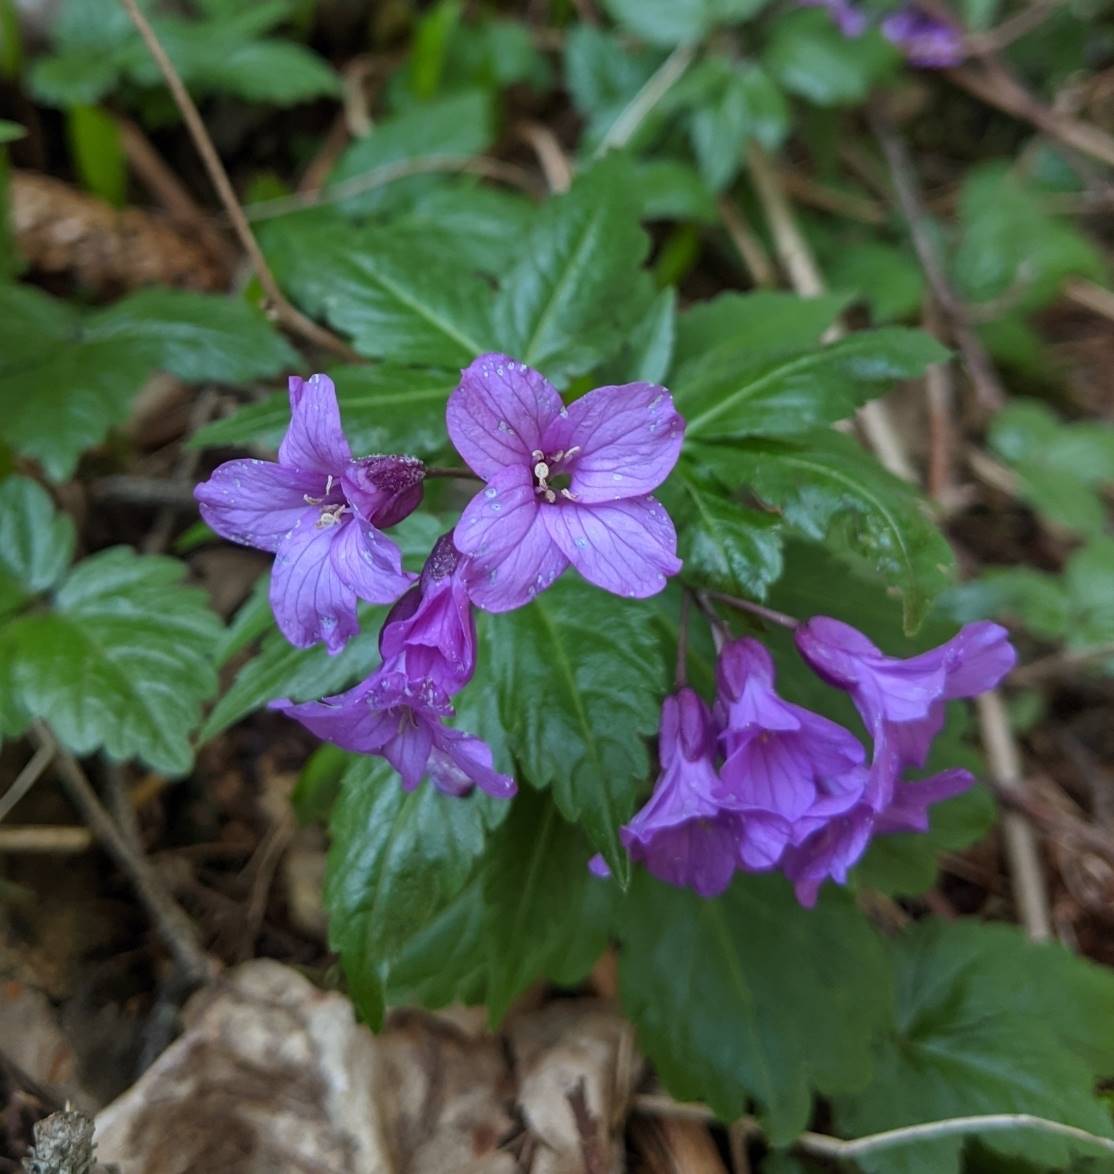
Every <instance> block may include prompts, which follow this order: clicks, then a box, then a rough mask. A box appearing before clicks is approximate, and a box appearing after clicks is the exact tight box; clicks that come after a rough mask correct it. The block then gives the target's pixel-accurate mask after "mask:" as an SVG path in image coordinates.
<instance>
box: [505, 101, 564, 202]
mask: <svg viewBox="0 0 1114 1174" xmlns="http://www.w3.org/2000/svg"><path fill="white" fill-rule="evenodd" d="M514 129H515V133H516V134H517V135H518V137H519V138H520V139H522V141H523V142H524V143H526V144H527V146H529V148H530V150H531V151H533V152H534V155H535V156H536V157H537V160H538V163H539V165H540V166H541V169H542V174H543V175H544V176H545V183H546V186H547V187H548V188H549V190H550V191H551V192H567V191H568V190H569V187H570V186H571V185H572V164H571V163H570V162H569V157H568V155H567V154H566V153H565V149H564V147H562V146H561V144H560V142H559V140H558V138H557V136H556V135H555V134H554V133H553V131H551V130H550V129H549V127H548V126H546V125H545V124H544V123H542V122H534V121H532V120H530V119H524V120H523V121H522V122H519V123H516V124H515V128H514Z"/></svg>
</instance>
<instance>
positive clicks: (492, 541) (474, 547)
mask: <svg viewBox="0 0 1114 1174" xmlns="http://www.w3.org/2000/svg"><path fill="white" fill-rule="evenodd" d="M453 541H454V542H455V543H456V546H457V549H458V550H459V551H460V552H461V553H462V554H464V555H467V556H468V558H469V559H470V560H471V561H470V566H469V568H468V572H467V579H466V582H467V585H468V593H469V595H470V596H471V598H472V601H473V602H474V603H475V604H476V605H477V606H479V607H482V608H484V609H485V610H486V611H493V612H501V611H511V610H512V609H514V608H516V607H522V606H523V604H526V603H529V602H530V600H531V599H533V598H534V596H535V595H537V594H539V593H540V592H542V591H544V590H545V589H546V588H547V587H548V586H549V585H550V584H551V583H552V582H553V581H554V579H556V578H557V576H558V575H560V574H561V572H562V571H564V569H565V568H566V567H567V566H568V565H569V562H568V559H567V558H566V557H565V556H564V555H563V554H562V553H561V551H560V549H559V548H558V547H557V546H556V545H555V544H554V542H553V539H552V538H551V537H550V536H549V532H548V530H546V528H545V525H544V523H543V521H542V518H541V507H540V506H539V504H538V499H537V495H536V494H535V493H534V486H533V482H532V480H531V478H530V471H529V469H528V468H527V466H526V465H511V466H508V467H507V468H506V469H503V470H502V471H501V472H500V473H499V474H498V475H497V476H496V477H495V478H494V479H493V480H492V483H491V484H490V485H488V486H487V488H486V489H483V490H481V491H480V492H479V493H477V494H476V496H475V497H474V498H473V499H472V500H471V501H470V502H469V503H468V505H467V506H466V507H465V510H464V513H463V514H462V515H461V517H460V521H458V522H457V524H456V529H455V530H454V531H453Z"/></svg>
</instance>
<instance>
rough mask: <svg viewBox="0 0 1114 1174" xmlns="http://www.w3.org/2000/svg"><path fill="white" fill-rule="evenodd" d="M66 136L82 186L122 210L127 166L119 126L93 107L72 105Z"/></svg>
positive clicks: (67, 120)
mask: <svg viewBox="0 0 1114 1174" xmlns="http://www.w3.org/2000/svg"><path fill="white" fill-rule="evenodd" d="M66 133H67V137H68V138H69V142H70V151H71V152H72V154H73V158H74V163H75V165H76V167H77V173H78V175H79V177H80V179H81V183H82V186H83V187H84V188H85V189H86V190H87V191H90V192H92V193H93V195H95V196H99V197H100V198H101V199H102V200H105V201H107V202H108V203H109V204H111V205H112V206H113V207H115V208H119V207H121V206H122V205H123V203H124V194H125V192H126V191H127V186H128V163H127V159H126V158H125V157H124V149H123V146H122V145H121V142H120V127H119V124H118V123H117V122H116V120H115V119H114V118H113V117H112V116H111V115H110V114H106V113H105V112H104V111H103V110H101V109H99V108H98V107H96V106H74V107H72V108H71V109H70V110H69V111H68V112H67V117H66Z"/></svg>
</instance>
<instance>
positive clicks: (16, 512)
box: [0, 477, 74, 611]
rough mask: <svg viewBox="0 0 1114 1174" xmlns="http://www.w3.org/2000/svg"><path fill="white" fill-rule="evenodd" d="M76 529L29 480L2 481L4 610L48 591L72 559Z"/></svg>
mask: <svg viewBox="0 0 1114 1174" xmlns="http://www.w3.org/2000/svg"><path fill="white" fill-rule="evenodd" d="M73 544H74V527H73V522H72V521H70V518H69V516H68V515H67V514H61V513H56V512H55V510H54V504H53V503H52V502H51V500H50V496H49V495H48V494H47V492H46V490H45V489H43V487H42V486H41V485H37V484H36V483H35V482H34V481H31V480H30V479H28V478H27V477H8V478H7V479H6V480H4V481H0V585H2V586H0V596H2V597H3V600H4V603H3V605H0V611H4V610H6V608H7V607H9V606H16V605H17V604H18V603H20V602H22V600H23V599H25V598H27V597H28V596H31V595H36V594H38V593H39V592H41V591H48V590H49V589H50V588H51V587H53V586H54V584H55V583H57V582H58V580H59V579H60V578H61V577H62V575H63V573H64V572H65V570H66V568H67V567H68V566H69V565H70V559H71V558H72V556H73Z"/></svg>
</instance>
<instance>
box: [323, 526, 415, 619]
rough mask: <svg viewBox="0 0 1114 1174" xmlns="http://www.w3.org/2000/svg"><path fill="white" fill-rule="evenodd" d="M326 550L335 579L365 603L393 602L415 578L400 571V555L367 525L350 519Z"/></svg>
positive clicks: (392, 543)
mask: <svg viewBox="0 0 1114 1174" xmlns="http://www.w3.org/2000/svg"><path fill="white" fill-rule="evenodd" d="M332 529H334V530H336V531H337V533H336V535H335V537H334V538H333V542H332V545H331V546H330V547H329V560H330V562H331V564H332V568H333V571H334V572H335V573H336V576H337V578H339V579H340V580H341V582H342V583H344V584H345V585H346V586H347V587H348V588H349V589H350V590H351V591H353V592H354V593H355V594H356V595H357V596H358V597H359V598H360V599H363V600H366V601H367V602H368V603H394V601H395V600H396V599H398V597H399V596H400V595H401V594H402V593H403V592H404V591H405V590H406V589H407V588H408V587H409V586H410V584H411V583H413V582H414V580H415V579H416V578H417V576H416V575H413V574H411V573H410V572H408V571H404V570H403V569H402V552H401V551H400V550H399V548H398V547H397V546H396V545H395V544H394V542H392V541H391V539H390V538H388V537H387V536H386V534H381V533H380V532H379V531H378V530H377V529H376V528H375V527H374V526H373V525H372V524H371V523H370V522H365V521H364V519H363V518H360V517H352V518H348V519H346V520H344V521H343V522H342V523H341V524H340V526H338V527H332Z"/></svg>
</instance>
